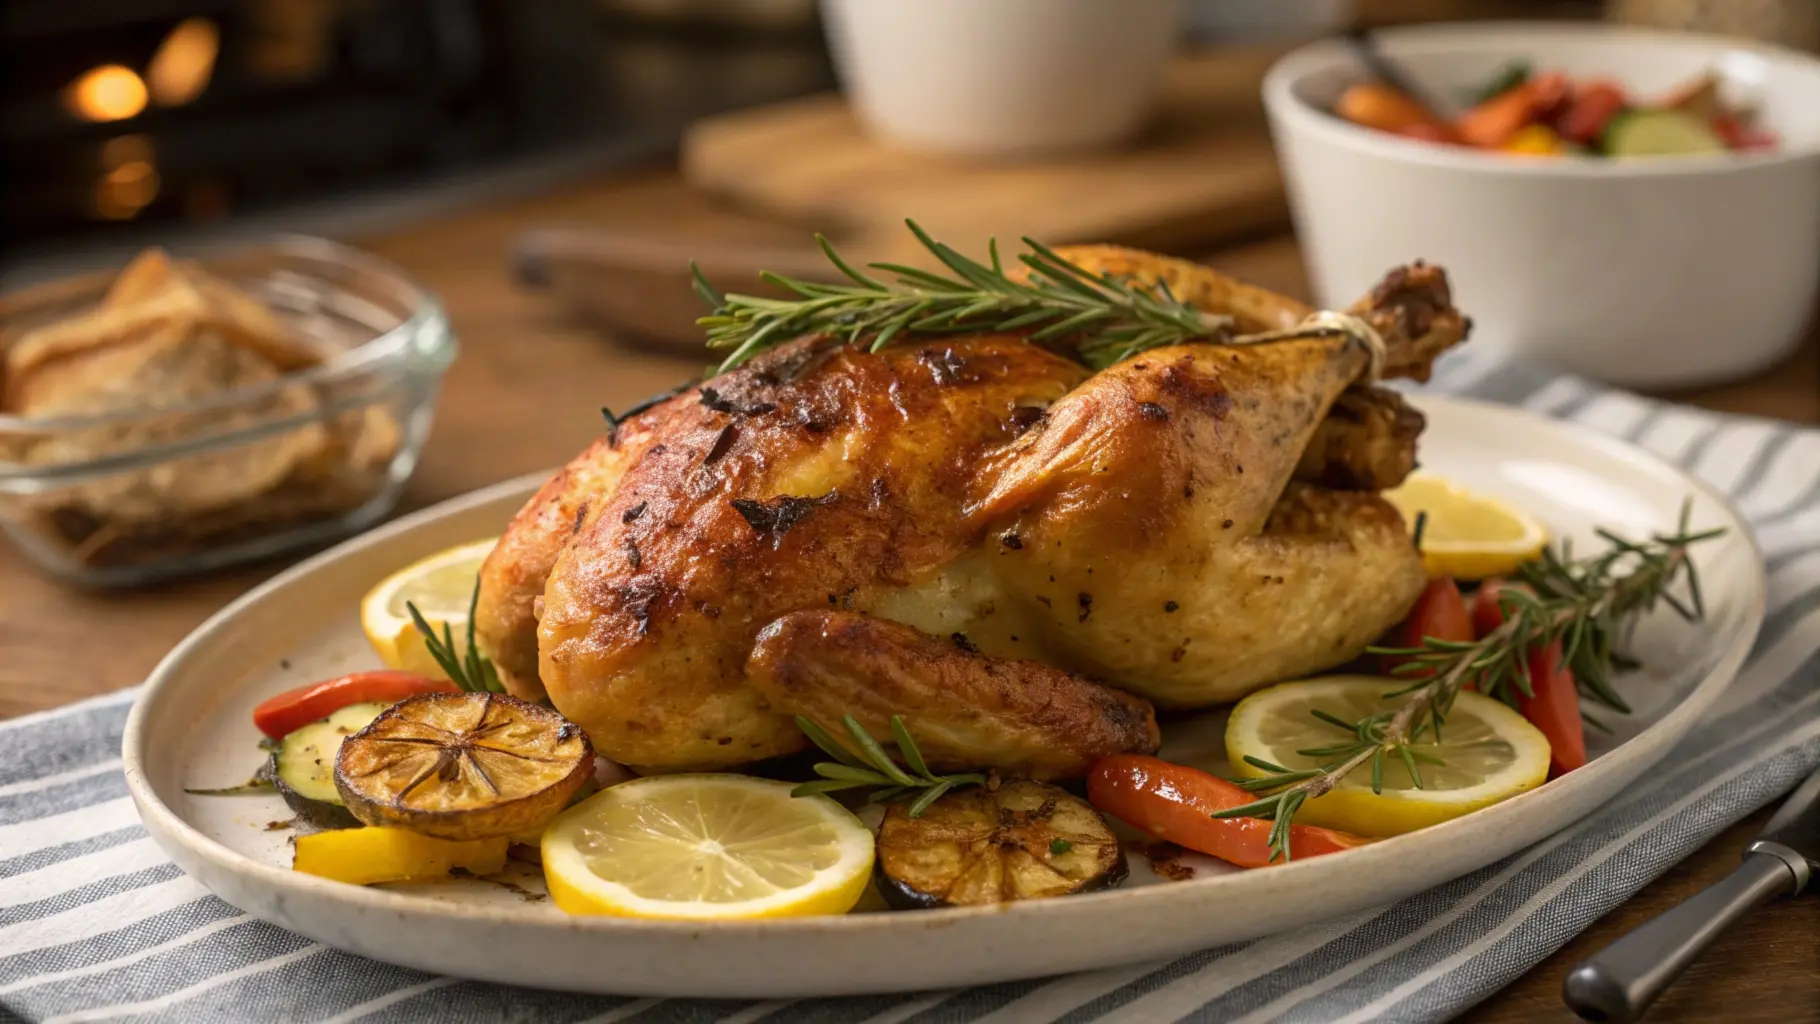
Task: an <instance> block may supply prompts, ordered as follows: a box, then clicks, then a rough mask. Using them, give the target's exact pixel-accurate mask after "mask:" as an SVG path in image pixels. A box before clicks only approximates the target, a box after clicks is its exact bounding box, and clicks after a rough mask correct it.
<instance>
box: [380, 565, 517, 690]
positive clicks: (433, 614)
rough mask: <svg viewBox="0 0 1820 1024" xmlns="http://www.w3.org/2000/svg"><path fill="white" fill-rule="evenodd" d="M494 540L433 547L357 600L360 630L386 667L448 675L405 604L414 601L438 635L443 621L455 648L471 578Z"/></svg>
mask: <svg viewBox="0 0 1820 1024" xmlns="http://www.w3.org/2000/svg"><path fill="white" fill-rule="evenodd" d="M498 540H499V538H497V537H489V538H488V539H486V540H477V541H474V542H472V543H469V544H463V545H461V546H460V547H453V548H448V549H447V550H444V551H438V552H437V553H436V554H433V555H431V556H429V557H428V558H424V559H421V560H419V561H416V562H413V563H411V564H410V565H407V566H405V567H404V568H402V569H400V570H398V571H397V572H395V573H393V574H392V575H390V576H387V577H386V578H385V579H383V580H381V581H380V582H379V585H378V586H376V587H374V588H373V589H372V590H369V591H367V596H366V597H364V598H362V599H361V601H360V628H361V629H362V630H363V631H364V632H365V633H366V635H367V643H369V644H372V645H373V650H374V651H376V652H378V654H379V660H380V661H382V662H384V663H385V665H386V667H387V668H395V669H402V670H404V671H406V672H416V673H419V674H421V675H426V676H429V677H430V678H432V679H447V678H448V677H449V674H448V673H447V672H444V671H443V670H442V666H440V665H438V664H436V659H435V658H432V657H430V650H429V648H427V647H425V646H424V643H423V634H421V633H419V632H418V631H417V627H416V626H415V625H413V624H412V623H411V613H410V612H408V611H406V610H405V604H406V603H407V602H408V603H410V604H415V605H416V606H417V610H418V611H420V612H422V613H423V617H424V618H425V619H428V620H429V623H430V625H431V627H432V628H434V629H435V630H436V631H437V632H438V633H441V632H442V625H443V623H445V622H446V623H448V625H449V629H450V630H452V631H453V632H454V634H455V637H456V644H457V646H458V647H459V645H460V644H461V643H462V640H461V637H462V634H463V633H465V632H466V631H467V628H468V601H469V599H470V598H472V597H473V594H474V577H475V576H477V575H479V573H480V563H481V562H483V561H485V560H486V557H487V553H488V552H490V551H492V550H493V545H494V544H495V543H497V542H498Z"/></svg>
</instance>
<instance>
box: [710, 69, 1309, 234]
mask: <svg viewBox="0 0 1820 1024" xmlns="http://www.w3.org/2000/svg"><path fill="white" fill-rule="evenodd" d="M1276 56H1277V51H1269V52H1265V51H1257V50H1232V49H1223V50H1218V51H1213V52H1208V53H1203V54H1199V55H1195V56H1190V57H1184V58H1182V59H1180V60H1179V61H1178V62H1177V63H1176V64H1175V65H1174V66H1173V67H1172V68H1171V69H1170V74H1169V78H1168V83H1167V86H1166V88H1165V93H1164V99H1163V101H1162V103H1161V104H1160V110H1159V112H1158V115H1157V118H1156V121H1155V124H1154V125H1153V126H1152V129H1151V131H1150V132H1149V133H1147V134H1146V135H1145V136H1144V137H1143V138H1142V139H1141V140H1140V141H1139V142H1138V143H1136V144H1134V145H1132V146H1131V147H1129V148H1126V149H1122V150H1117V151H1109V152H1104V153H1090V154H1082V155H1071V156H1068V157H1063V158H1052V159H1046V160H1044V161H1041V162H969V161H962V160H957V159H952V158H943V157H935V156H928V155H922V154H916V153H908V152H904V151H901V150H897V149H893V148H891V147H890V146H889V145H888V144H885V143H881V142H879V141H876V140H874V139H873V138H871V137H870V136H868V135H867V134H866V133H865V132H864V130H863V129H862V128H861V126H860V124H859V122H858V121H857V119H856V118H855V117H854V115H853V112H852V110H851V109H850V108H849V107H848V106H847V104H846V103H845V102H844V101H843V100H842V99H841V98H840V97H839V96H838V95H835V94H827V95H821V96H814V97H810V98H807V99H802V100H795V101H791V102H787V103H782V104H777V105H774V106H768V107H759V108H755V109H751V110H745V111H739V112H735V113H731V114H726V115H722V116H718V117H712V118H708V119H706V120H703V121H700V122H698V123H696V124H695V125H694V126H693V127H692V128H691V129H690V130H689V132H688V133H687V135H686V136H685V138H684V140H683V147H682V165H683V174H684V176H685V177H686V178H687V179H688V181H689V182H690V183H691V184H692V185H694V186H696V187H697V188H700V189H703V190H705V191H707V192H708V193H710V194H712V195H714V196H717V197H719V198H721V199H724V200H726V201H729V202H731V203H733V204H735V205H737V206H739V207H741V208H744V209H747V210H750V211H752V212H756V213H760V214H764V215H766V216H770V217H775V218H781V219H784V220H787V221H789V222H792V223H799V224H801V225H803V227H804V228H805V229H806V230H810V231H821V232H824V233H826V234H828V235H830V236H833V237H836V238H838V239H840V240H841V241H842V244H843V247H844V248H850V249H853V250H855V255H859V256H863V257H864V258H866V259H879V258H900V259H901V258H904V257H905V256H906V255H908V252H907V250H906V248H905V243H906V242H909V243H910V245H911V246H914V242H913V240H910V239H909V235H908V233H907V232H906V231H905V230H904V228H903V222H904V218H906V217H910V218H913V219H915V220H916V221H917V222H918V223H920V224H921V225H922V226H923V227H925V228H927V229H928V230H929V231H930V232H931V233H932V234H934V235H935V236H937V237H938V238H940V239H942V240H943V241H946V242H949V243H951V244H953V245H955V246H956V247H957V248H960V249H961V250H962V251H963V252H968V253H978V252H983V249H984V245H985V241H986V239H987V238H988V237H993V236H996V237H998V238H999V239H1001V240H1002V241H1011V240H1013V239H1016V238H1018V237H1019V236H1022V235H1030V236H1031V237H1034V238H1037V239H1040V240H1042V241H1045V242H1049V243H1064V242H1088V241H1096V242H1119V243H1124V244H1128V245H1138V246H1144V247H1146V248H1151V249H1159V250H1163V251H1176V252H1182V251H1192V250H1196V249H1199V248H1204V247H1205V246H1207V245H1208V244H1210V243H1217V242H1221V241H1226V240H1229V239H1232V238H1234V237H1238V236H1243V235H1247V234H1252V233H1256V232H1258V231H1260V230H1264V229H1268V228H1274V227H1278V226H1281V225H1282V224H1284V223H1286V222H1287V217H1288V214H1287V208H1286V206H1285V202H1284V198H1283V185H1282V179H1281V177H1280V176H1279V174H1278V171H1277V165H1276V157H1275V154H1274V153H1273V152H1272V150H1271V146H1270V140H1269V136H1268V132H1267V130H1266V127H1265V123H1264V114H1263V107H1262V104H1261V102H1260V100H1259V97H1258V86H1259V81H1260V80H1261V78H1262V76H1263V73H1264V70H1265V68H1266V67H1268V66H1269V64H1270V62H1271V60H1273V59H1274V58H1275V57H1276ZM932 73H933V72H932Z"/></svg>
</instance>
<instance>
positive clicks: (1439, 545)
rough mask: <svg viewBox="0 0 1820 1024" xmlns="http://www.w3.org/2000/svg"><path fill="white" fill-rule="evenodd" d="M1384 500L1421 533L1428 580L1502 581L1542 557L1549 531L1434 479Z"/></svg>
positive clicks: (1418, 477) (1415, 478)
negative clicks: (1422, 520) (1422, 519)
mask: <svg viewBox="0 0 1820 1024" xmlns="http://www.w3.org/2000/svg"><path fill="white" fill-rule="evenodd" d="M1384 498H1385V499H1386V500H1387V501H1389V502H1390V503H1391V504H1392V505H1395V506H1396V507H1397V511H1399V512H1401V513H1403V519H1404V520H1405V521H1407V522H1408V523H1409V525H1410V529H1414V528H1415V522H1416V516H1417V515H1418V514H1419V513H1427V525H1426V526H1424V527H1423V529H1422V564H1423V565H1424V566H1425V567H1427V569H1428V574H1429V575H1430V576H1452V577H1454V578H1456V579H1469V580H1482V579H1485V578H1486V577H1488V576H1501V575H1504V574H1506V573H1509V572H1512V571H1514V570H1515V569H1516V568H1517V566H1519V565H1522V564H1523V563H1524V562H1527V561H1529V560H1530V559H1532V558H1535V557H1536V556H1537V555H1539V554H1541V553H1542V546H1543V545H1544V544H1547V543H1548V531H1547V530H1545V529H1544V528H1543V526H1542V524H1541V523H1539V522H1537V521H1536V520H1535V518H1534V517H1533V516H1530V515H1528V514H1527V513H1524V512H1523V511H1521V510H1519V509H1515V508H1512V507H1510V506H1509V505H1506V504H1504V503H1503V502H1501V501H1499V500H1498V499H1496V498H1493V497H1489V496H1487V495H1483V494H1475V493H1474V492H1472V491H1469V490H1466V489H1465V488H1462V487H1460V486H1459V485H1457V484H1455V483H1453V482H1451V481H1449V480H1447V479H1445V478H1443V477H1438V476H1434V475H1433V474H1430V473H1416V474H1413V475H1411V476H1410V477H1409V479H1407V480H1405V481H1403V486H1401V487H1398V488H1397V489H1395V490H1392V491H1385V492H1384Z"/></svg>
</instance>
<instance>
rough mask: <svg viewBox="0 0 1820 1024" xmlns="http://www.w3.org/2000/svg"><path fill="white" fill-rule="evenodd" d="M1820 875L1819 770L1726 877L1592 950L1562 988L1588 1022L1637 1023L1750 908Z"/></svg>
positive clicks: (1802, 886) (1789, 892) (1788, 893)
mask: <svg viewBox="0 0 1820 1024" xmlns="http://www.w3.org/2000/svg"><path fill="white" fill-rule="evenodd" d="M1816 874H1820V771H1816V772H1815V773H1814V774H1813V775H1810V776H1808V779H1807V781H1806V782H1803V783H1802V784H1801V786H1800V788H1798V789H1796V790H1795V791H1794V792H1793V793H1792V794H1790V795H1789V797H1788V799H1787V800H1785V801H1783V803H1782V807H1781V808H1780V809H1778V810H1777V811H1776V814H1775V817H1773V818H1771V819H1770V820H1769V824H1768V825H1766V826H1764V829H1763V833H1762V834H1761V835H1759V836H1758V837H1757V839H1756V841H1755V842H1753V843H1751V844H1750V845H1749V846H1747V847H1745V849H1744V863H1743V865H1742V866H1741V867H1739V868H1738V869H1737V870H1736V871H1733V872H1732V873H1731V874H1730V875H1727V876H1726V877H1725V879H1724V880H1722V881H1720V882H1719V883H1718V884H1716V885H1713V886H1712V887H1710V888H1707V889H1705V890H1702V891H1701V892H1699V893H1697V894H1695V895H1694V896H1693V897H1692V898H1690V899H1688V900H1686V901H1685V902H1683V903H1682V904H1681V905H1680V906H1677V907H1675V908H1674V909H1672V910H1670V911H1668V912H1667V913H1665V914H1663V915H1661V916H1660V917H1657V918H1655V919H1654V920H1652V921H1649V922H1647V923H1645V924H1643V925H1641V926H1639V927H1638V928H1636V929H1634V930H1632V931H1631V932H1629V933H1628V934H1626V935H1625V936H1624V937H1623V938H1621V939H1619V940H1618V941H1616V942H1614V943H1612V944H1611V945H1609V946H1607V947H1605V948H1604V949H1603V950H1600V951H1599V952H1598V953H1595V954H1593V956H1592V957H1591V958H1589V959H1588V960H1587V961H1586V962H1585V963H1582V964H1581V965H1580V966H1578V967H1576V968H1574V969H1573V971H1572V972H1571V973H1569V974H1568V976H1567V981H1566V983H1565V984H1563V985H1562V987H1561V995H1562V998H1564V999H1565V1000H1566V1001H1567V1005H1568V1007H1569V1008H1571V1009H1572V1010H1573V1011H1574V1012H1575V1013H1577V1014H1579V1015H1580V1016H1581V1017H1582V1018H1584V1019H1586V1020H1590V1021H1601V1022H1603V1021H1620V1022H1621V1021H1631V1020H1636V1019H1637V1018H1638V1017H1640V1016H1642V1014H1643V1012H1644V1011H1645V1010H1647V1009H1649V1004H1651V1003H1653V1002H1655V1001H1656V997H1657V996H1660V995H1661V994H1662V992H1663V991H1664V990H1665V989H1667V988H1668V986H1669V984H1670V983H1671V982H1673V981H1674V980H1675V979H1676V978H1677V977H1679V976H1680V974H1681V972H1682V971H1684V970H1686V969H1687V967H1688V965H1689V964H1692V963H1693V962H1694V960H1695V959H1696V958H1698V957H1699V955H1700V954H1701V952H1703V951H1704V950H1705V949H1706V947H1707V946H1708V945H1710V944H1712V941H1713V940H1714V939H1716V938H1718V937H1719V933H1721V932H1723V931H1725V929H1726V928H1728V927H1730V926H1731V925H1732V924H1733V923H1734V922H1736V921H1737V920H1738V919H1739V918H1741V917H1743V916H1744V915H1745V914H1746V913H1747V912H1748V911H1750V910H1753V909H1755V908H1756V907H1759V906H1761V905H1763V904H1765V903H1768V902H1769V901H1770V900H1772V899H1774V898H1775V897H1777V896H1793V895H1796V894H1798V893H1800V892H1801V890H1802V889H1805V888H1806V887H1807V884H1808V881H1809V880H1810V879H1812V878H1813V877H1814V876H1815V875H1816Z"/></svg>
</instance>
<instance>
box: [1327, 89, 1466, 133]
mask: <svg viewBox="0 0 1820 1024" xmlns="http://www.w3.org/2000/svg"><path fill="white" fill-rule="evenodd" d="M1333 110H1334V113H1336V114H1338V115H1340V116H1341V117H1343V118H1345V119H1346V120H1348V121H1351V122H1352V123H1353V124H1358V125H1364V126H1365V127H1367V128H1376V129H1378V130H1379V131H1386V132H1400V131H1402V130H1403V129H1405V128H1408V127H1409V126H1411V125H1416V124H1439V123H1440V122H1439V120H1438V119H1436V117H1435V116H1434V114H1432V113H1430V112H1429V111H1428V108H1426V107H1424V106H1422V104H1420V103H1418V102H1416V101H1415V100H1414V99H1412V98H1410V97H1408V96H1405V95H1404V94H1402V93H1400V92H1398V91H1396V90H1395V89H1392V88H1391V87H1390V86H1388V85H1385V84H1383V83H1381V82H1361V83H1360V84H1358V85H1355V86H1353V87H1351V88H1349V89H1347V90H1346V91H1345V92H1344V93H1341V94H1340V101H1339V102H1338V103H1336V104H1334V108H1333Z"/></svg>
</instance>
